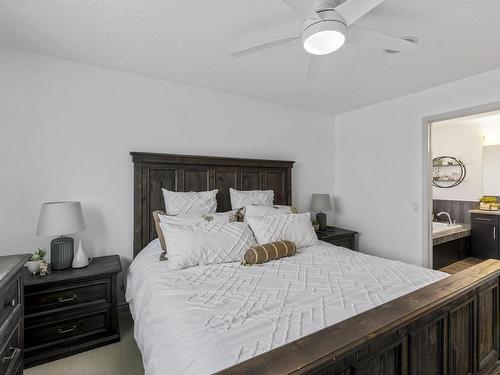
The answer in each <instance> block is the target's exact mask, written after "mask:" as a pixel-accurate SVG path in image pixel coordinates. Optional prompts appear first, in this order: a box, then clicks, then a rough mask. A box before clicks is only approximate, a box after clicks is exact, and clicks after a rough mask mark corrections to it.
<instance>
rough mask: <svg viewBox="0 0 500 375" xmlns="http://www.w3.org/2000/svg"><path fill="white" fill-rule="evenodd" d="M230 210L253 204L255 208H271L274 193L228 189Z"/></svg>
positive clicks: (270, 191) (269, 191)
mask: <svg viewBox="0 0 500 375" xmlns="http://www.w3.org/2000/svg"><path fill="white" fill-rule="evenodd" d="M229 195H230V197H231V208H232V209H233V210H234V209H237V208H242V207H245V206H248V205H249V204H254V205H257V206H272V204H273V201H274V191H272V190H247V191H243V190H236V189H232V188H229Z"/></svg>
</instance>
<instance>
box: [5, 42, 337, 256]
mask: <svg viewBox="0 0 500 375" xmlns="http://www.w3.org/2000/svg"><path fill="white" fill-rule="evenodd" d="M0 103H1V104H0V163H1V164H0V176H1V180H0V254H2V255H3V254H8V253H19V252H31V251H33V250H34V249H35V248H36V247H39V246H41V247H46V248H48V247H49V243H50V239H49V238H40V237H36V236H35V229H36V223H37V220H38V214H39V210H40V204H41V203H42V202H47V201H53V200H79V201H81V202H82V205H83V209H84V215H85V219H86V222H87V227H88V229H87V230H86V231H85V232H84V233H83V234H82V235H81V237H82V238H83V240H84V245H85V247H86V248H87V249H89V253H90V254H89V255H101V254H115V253H118V254H120V255H121V257H122V259H123V260H124V263H125V264H127V263H128V262H129V261H130V260H131V258H132V237H133V236H132V235H133V218H132V213H133V212H132V211H133V210H132V199H133V189H132V183H133V179H132V178H133V168H132V161H131V158H130V156H129V152H130V151H151V152H165V153H182V154H194V155H196V154H199V155H216V156H232V157H249V158H270V159H273V158H276V159H285V160H295V161H296V164H295V167H294V171H293V194H294V203H295V204H296V205H297V206H298V208H299V209H302V210H307V209H308V206H309V203H310V195H311V193H314V192H332V187H333V150H332V144H333V117H332V116H329V115H325V114H320V113H314V112H309V111H305V110H300V109H296V108H292V107H286V106H282V105H277V104H272V103H266V102H262V101H258V100H254V99H249V98H244V97H238V96H234V95H228V94H223V93H217V92H213V91H208V90H202V89H198V88H193V87H188V86H183V85H177V84H173V83H169V82H166V81H162V80H156V79H150V78H145V77H142V76H138V75H132V74H127V73H122V72H117V71H112V70H107V69H102V68H98V67H92V66H86V65H81V64H77V63H72V62H67V61H63V60H59V59H54V58H49V57H46V56H40V55H34V54H28V53H22V52H16V51H12V50H6V49H0Z"/></svg>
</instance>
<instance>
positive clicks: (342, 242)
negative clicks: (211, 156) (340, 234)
mask: <svg viewBox="0 0 500 375" xmlns="http://www.w3.org/2000/svg"><path fill="white" fill-rule="evenodd" d="M328 242H329V243H331V244H332V245H335V246H341V247H346V248H348V249H351V250H354V239H350V238H344V239H338V240H332V241H328Z"/></svg>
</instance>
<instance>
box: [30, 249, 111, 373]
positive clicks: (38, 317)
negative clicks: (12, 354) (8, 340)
mask: <svg viewBox="0 0 500 375" xmlns="http://www.w3.org/2000/svg"><path fill="white" fill-rule="evenodd" d="M120 271H121V265H120V258H119V257H118V256H117V255H112V256H104V257H96V258H94V259H93V261H92V262H91V263H90V264H89V265H88V266H87V267H85V268H81V269H72V268H70V269H67V270H62V271H53V272H51V273H50V274H49V275H46V276H43V277H41V276H39V275H31V274H29V272H27V271H25V277H24V281H25V285H24V297H25V305H26V307H25V320H24V337H25V344H24V348H25V359H24V365H25V367H31V366H34V365H38V364H41V363H45V362H48V361H52V360H55V359H58V358H62V357H66V356H69V355H73V354H76V353H79V352H82V351H85V350H89V349H93V348H96V347H99V346H103V345H106V344H110V343H113V342H116V341H119V340H120V330H119V326H118V310H117V287H118V285H117V284H118V281H117V280H118V273H119V272H120Z"/></svg>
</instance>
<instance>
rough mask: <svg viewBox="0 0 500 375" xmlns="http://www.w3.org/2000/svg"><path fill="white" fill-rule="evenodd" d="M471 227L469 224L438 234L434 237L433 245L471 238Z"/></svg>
mask: <svg viewBox="0 0 500 375" xmlns="http://www.w3.org/2000/svg"><path fill="white" fill-rule="evenodd" d="M470 234H471V226H470V225H469V224H460V227H457V228H452V229H450V230H447V231H444V232H441V233H436V234H433V235H432V245H434V246H435V245H439V244H442V243H445V242H448V241H453V240H458V239H459V238H463V237H467V236H470Z"/></svg>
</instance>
